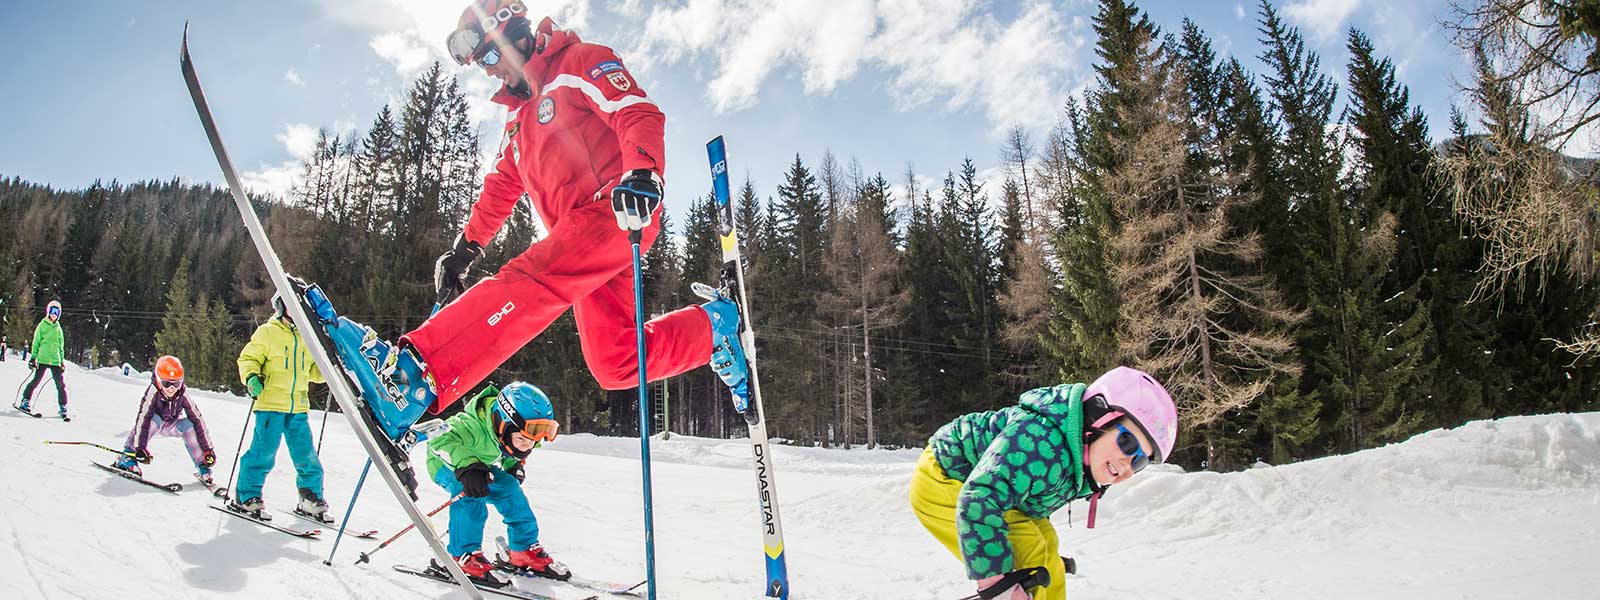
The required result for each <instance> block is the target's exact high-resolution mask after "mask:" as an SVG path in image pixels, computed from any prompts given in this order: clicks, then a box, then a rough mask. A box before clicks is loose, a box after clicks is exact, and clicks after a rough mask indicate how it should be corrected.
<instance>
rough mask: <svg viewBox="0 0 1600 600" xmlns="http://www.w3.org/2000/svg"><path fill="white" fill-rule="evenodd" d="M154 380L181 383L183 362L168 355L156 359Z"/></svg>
mask: <svg viewBox="0 0 1600 600" xmlns="http://www.w3.org/2000/svg"><path fill="white" fill-rule="evenodd" d="M156 379H160V380H162V381H183V362H182V361H179V360H178V357H176V356H172V355H170V354H169V355H167V356H163V357H161V358H158V359H156Z"/></svg>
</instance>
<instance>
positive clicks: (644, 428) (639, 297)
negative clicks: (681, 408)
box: [628, 215, 656, 600]
mask: <svg viewBox="0 0 1600 600" xmlns="http://www.w3.org/2000/svg"><path fill="white" fill-rule="evenodd" d="M648 217H649V215H646V218H648ZM643 237H644V232H643V231H641V230H639V229H635V230H633V231H629V232H628V242H629V243H631V244H633V325H634V327H633V332H634V337H635V338H636V339H638V341H639V464H640V466H641V470H642V471H643V472H644V564H645V567H644V568H645V577H644V580H645V581H646V582H647V586H646V588H645V589H646V597H647V598H649V600H656V536H655V522H654V519H653V517H652V515H651V500H650V406H649V401H648V398H649V393H650V388H649V385H648V380H647V374H646V373H645V347H644V272H643V271H644V270H643V269H642V268H641V267H640V262H641V260H640V257H639V255H640V252H639V244H640V241H641V238H643Z"/></svg>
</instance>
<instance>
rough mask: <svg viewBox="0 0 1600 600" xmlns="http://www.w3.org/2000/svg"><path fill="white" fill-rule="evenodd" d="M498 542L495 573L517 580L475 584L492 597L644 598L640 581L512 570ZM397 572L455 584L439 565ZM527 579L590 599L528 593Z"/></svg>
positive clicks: (403, 567) (506, 548)
mask: <svg viewBox="0 0 1600 600" xmlns="http://www.w3.org/2000/svg"><path fill="white" fill-rule="evenodd" d="M494 541H495V545H496V546H497V547H499V549H500V554H499V555H497V556H496V557H495V561H494V564H495V571H496V572H497V573H500V574H506V575H515V576H516V578H513V579H510V580H505V581H501V580H493V581H477V580H475V581H477V583H478V586H479V589H482V590H483V591H486V592H489V593H492V594H497V595H503V596H508V597H513V598H524V599H526V600H567V599H568V598H571V600H599V599H600V598H601V597H602V596H631V597H642V594H641V593H640V592H639V589H640V588H642V587H644V586H645V583H646V582H645V581H640V582H638V583H635V584H632V585H627V584H621V583H609V582H604V581H596V580H593V579H587V578H584V577H578V576H575V575H574V576H570V577H568V578H566V579H555V578H553V577H547V576H544V575H539V574H535V573H526V572H523V571H519V570H517V569H516V568H515V567H512V566H511V564H510V563H509V562H507V560H506V559H505V558H503V557H505V556H510V554H511V550H510V547H509V546H508V545H507V544H506V538H505V536H497V537H495V539H494ZM394 570H395V571H397V572H400V573H405V574H407V575H416V576H418V577H423V578H426V579H432V580H434V581H440V582H443V583H451V582H450V581H449V579H447V578H446V577H444V574H443V573H441V572H440V571H439V569H438V567H437V566H436V565H429V566H427V567H424V568H421V569H419V568H416V567H411V566H407V565H395V566H394ZM523 579H525V580H532V581H548V582H553V583H552V585H555V584H557V583H559V584H566V585H569V586H572V587H576V588H581V589H582V590H583V592H581V593H586V594H588V595H587V596H582V597H581V598H577V597H569V596H564V595H562V596H556V595H552V594H554V593H555V592H536V591H532V590H525V589H522V588H521V587H518V586H517V584H516V581H519V580H523Z"/></svg>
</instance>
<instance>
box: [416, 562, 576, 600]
mask: <svg viewBox="0 0 1600 600" xmlns="http://www.w3.org/2000/svg"><path fill="white" fill-rule="evenodd" d="M394 570H396V571H399V572H401V573H405V574H407V575H416V576H417V577H421V578H423V579H431V580H433V581H437V582H439V583H443V584H445V585H455V584H456V582H455V580H454V579H451V578H450V576H449V575H446V574H444V573H440V572H439V571H436V570H434V567H433V566H432V565H430V566H428V567H425V568H422V569H418V568H416V567H408V566H406V565H395V566H394ZM478 591H480V592H488V593H491V594H495V595H499V596H505V597H508V598H522V599H523V600H600V597H599V596H592V595H591V596H585V597H583V598H572V599H566V598H558V597H555V596H547V595H544V594H536V593H534V592H527V591H523V590H520V589H517V587H516V586H515V585H512V584H510V582H507V585H505V586H504V587H493V586H489V585H479V586H478Z"/></svg>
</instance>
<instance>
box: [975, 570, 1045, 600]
mask: <svg viewBox="0 0 1600 600" xmlns="http://www.w3.org/2000/svg"><path fill="white" fill-rule="evenodd" d="M1018 585H1020V586H1022V589H1025V590H1026V589H1031V588H1036V587H1047V586H1049V585H1050V571H1048V570H1045V568H1044V567H1028V568H1026V569H1017V570H1015V571H1012V572H1010V573H1006V574H1005V576H1004V577H1001V578H1000V580H999V581H996V582H994V584H993V585H990V586H989V587H986V588H983V589H981V590H978V593H976V594H973V595H971V596H962V597H961V598H958V599H957V600H992V599H994V598H999V597H1000V595H1001V594H1004V593H1006V592H1007V591H1009V590H1010V589H1011V588H1012V586H1018Z"/></svg>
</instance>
